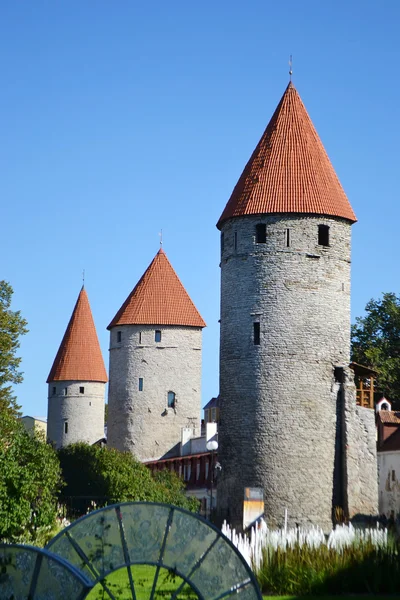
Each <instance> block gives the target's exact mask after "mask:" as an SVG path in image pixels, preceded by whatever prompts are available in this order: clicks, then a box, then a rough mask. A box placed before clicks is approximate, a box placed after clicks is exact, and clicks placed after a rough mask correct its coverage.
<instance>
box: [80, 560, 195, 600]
mask: <svg viewBox="0 0 400 600" xmlns="http://www.w3.org/2000/svg"><path fill="white" fill-rule="evenodd" d="M131 571H132V577H133V579H134V582H135V593H136V600H149V598H150V594H151V590H152V587H153V581H154V576H155V573H156V567H152V566H148V565H133V566H132V567H131ZM182 583H183V580H182V579H181V578H180V577H178V576H176V575H174V573H172V572H170V571H168V570H167V569H160V572H159V576H158V580H157V587H156V593H155V596H154V597H155V598H156V599H157V600H160V599H165V600H167V598H170V597H171V596H172V594H173V593H174V592H175V591H176V590H177V589H178V588H179V587H180V585H181V584H182ZM106 584H107V586H108V588H109V589H110V591H111V592H112V593H113V594H114V596H116V597H117V598H118V600H131V599H132V592H131V590H130V586H129V579H128V572H127V569H126V568H123V569H119V570H118V571H114V573H111V574H110V575H108V576H107V578H106ZM103 598H104V600H108V599H109V598H110V596H109V594H108V593H107V592H106V591H105V590H104V588H103V586H102V585H101V584H100V583H98V584H97V585H96V586H95V587H94V588H93V590H92V591H91V592H90V594H89V595H88V596H87V600H103ZM178 599H179V600H197V594H196V593H195V592H194V591H193V590H192V589H191V588H190V587H189V585H187V584H185V586H184V587H183V589H182V591H181V592H180V593H179V595H178Z"/></svg>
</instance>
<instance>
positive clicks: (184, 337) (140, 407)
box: [107, 249, 205, 461]
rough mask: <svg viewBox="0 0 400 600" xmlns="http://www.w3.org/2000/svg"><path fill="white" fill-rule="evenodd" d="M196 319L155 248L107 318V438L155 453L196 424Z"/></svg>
mask: <svg viewBox="0 0 400 600" xmlns="http://www.w3.org/2000/svg"><path fill="white" fill-rule="evenodd" d="M203 327H205V323H204V321H203V319H202V318H201V316H200V314H199V313H198V311H197V309H196V307H195V306H194V304H193V302H192V301H191V299H190V298H189V296H188V294H187V292H186V290H185V288H184V287H183V285H182V283H181V282H180V280H179V278H178V276H177V275H176V273H175V271H174V269H173V268H172V266H171V264H170V262H169V261H168V258H167V256H166V254H165V252H164V251H163V250H162V249H160V251H159V252H158V253H157V254H156V256H155V258H154V259H153V261H152V262H151V264H150V266H149V267H148V269H147V270H146V271H145V273H144V275H143V276H142V278H141V279H140V281H139V282H138V284H137V285H136V287H135V288H134V289H133V291H132V292H131V294H130V295H129V296H128V298H127V299H126V301H125V302H124V304H123V305H122V307H121V308H120V310H119V311H118V312H117V314H116V315H115V317H114V319H113V320H112V321H111V323H110V325H109V326H108V329H109V330H110V385H109V396H108V404H109V412H108V424H107V432H108V444H109V445H110V446H112V447H114V448H117V449H118V450H123V451H129V452H132V453H133V454H134V455H135V456H136V457H137V458H138V459H139V460H142V461H145V460H154V459H158V458H160V457H162V456H166V455H167V454H168V452H169V451H171V450H172V449H173V447H174V446H176V445H177V443H178V442H179V440H180V437H181V429H182V427H185V426H187V425H188V424H190V425H194V426H197V427H198V428H199V427H200V421H199V419H200V404H201V396H200V388H201V341H202V328H203ZM198 431H199V429H198ZM199 433H200V432H199Z"/></svg>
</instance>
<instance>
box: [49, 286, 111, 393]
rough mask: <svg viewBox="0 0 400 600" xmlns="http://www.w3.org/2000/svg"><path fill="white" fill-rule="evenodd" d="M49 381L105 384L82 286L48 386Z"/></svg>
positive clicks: (103, 369) (95, 336) (101, 358)
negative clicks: (97, 382)
mask: <svg viewBox="0 0 400 600" xmlns="http://www.w3.org/2000/svg"><path fill="white" fill-rule="evenodd" d="M51 381H99V382H101V383H106V382H107V373H106V369H105V366H104V361H103V356H102V354H101V350H100V344H99V340H98V337H97V333H96V328H95V325H94V321H93V316H92V311H91V310H90V304H89V299H88V296H87V293H86V290H85V289H84V288H83V287H82V289H81V291H80V294H79V296H78V300H77V301H76V304H75V308H74V310H73V313H72V316H71V319H70V321H69V323H68V327H67V329H66V331H65V334H64V337H63V339H62V342H61V345H60V347H59V349H58V352H57V356H56V358H55V360H54V363H53V366H52V367H51V370H50V373H49V376H48V378H47V383H50V382H51Z"/></svg>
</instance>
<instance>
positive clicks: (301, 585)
mask: <svg viewBox="0 0 400 600" xmlns="http://www.w3.org/2000/svg"><path fill="white" fill-rule="evenodd" d="M399 551H400V546H399V545H395V544H392V545H389V546H385V547H378V546H374V545H373V544H372V543H362V544H357V545H352V546H347V547H345V548H342V550H341V551H340V552H338V551H337V550H335V549H333V548H328V547H327V546H324V545H321V546H319V547H318V548H312V547H310V546H306V545H303V546H300V545H298V544H297V545H296V546H295V547H292V548H291V547H288V548H286V549H282V548H277V549H273V548H265V549H264V555H263V562H262V565H261V567H260V569H259V570H258V572H257V578H258V581H259V584H260V587H261V589H262V591H263V593H269V594H293V595H298V594H365V593H373V594H386V593H388V594H393V593H397V592H398V590H399V589H400V561H399V560H398V555H399Z"/></svg>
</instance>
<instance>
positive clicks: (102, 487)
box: [59, 443, 197, 514]
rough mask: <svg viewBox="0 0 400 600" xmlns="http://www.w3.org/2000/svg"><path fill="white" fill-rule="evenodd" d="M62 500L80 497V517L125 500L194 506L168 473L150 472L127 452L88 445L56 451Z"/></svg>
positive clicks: (190, 507)
mask: <svg viewBox="0 0 400 600" xmlns="http://www.w3.org/2000/svg"><path fill="white" fill-rule="evenodd" d="M59 458H60V463H61V468H62V473H63V477H64V480H65V483H66V486H65V489H64V490H63V495H64V496H65V497H75V498H76V497H81V498H82V502H81V504H80V505H79V506H78V507H77V508H78V510H79V512H80V513H81V514H83V513H84V512H86V511H87V510H88V509H90V507H91V505H92V501H94V502H95V503H96V505H98V506H103V505H105V504H113V503H115V502H126V501H148V502H167V503H170V504H175V505H177V506H181V507H184V508H187V509H189V510H194V509H195V508H197V503H196V505H195V503H194V502H193V500H191V499H188V498H186V497H185V496H184V494H183V486H182V484H181V482H180V480H179V479H178V478H176V477H174V476H173V475H172V474H170V473H167V474H163V475H161V474H158V475H157V478H153V476H152V474H151V472H150V470H149V469H148V468H147V467H146V466H145V465H143V464H142V463H140V462H138V461H137V460H136V459H135V458H134V457H133V456H132V454H130V453H129V452H119V451H118V450H115V449H114V448H107V447H104V448H101V447H99V446H89V445H88V444H84V443H78V444H71V445H70V446H67V447H65V448H62V449H61V450H59Z"/></svg>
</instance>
